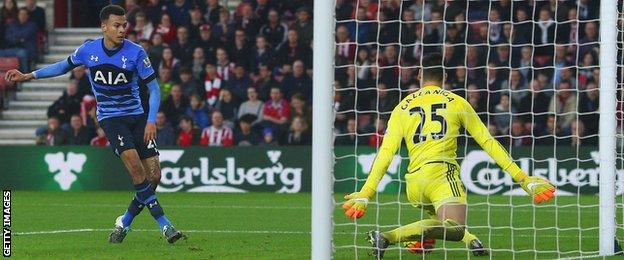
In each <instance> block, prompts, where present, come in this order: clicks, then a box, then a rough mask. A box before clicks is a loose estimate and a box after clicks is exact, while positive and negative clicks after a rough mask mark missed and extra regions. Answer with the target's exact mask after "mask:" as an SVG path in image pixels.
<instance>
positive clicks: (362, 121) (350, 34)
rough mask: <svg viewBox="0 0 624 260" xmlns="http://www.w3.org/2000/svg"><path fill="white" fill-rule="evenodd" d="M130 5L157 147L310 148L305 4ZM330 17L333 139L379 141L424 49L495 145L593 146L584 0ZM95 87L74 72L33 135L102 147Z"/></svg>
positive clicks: (133, 1) (591, 27)
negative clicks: (154, 92) (151, 85)
mask: <svg viewBox="0 0 624 260" xmlns="http://www.w3.org/2000/svg"><path fill="white" fill-rule="evenodd" d="M11 2H13V5H14V2H15V1H11V0H5V1H4V6H3V7H2V9H0V12H1V14H0V17H2V23H3V26H2V27H4V32H2V31H0V32H2V33H4V37H3V39H9V38H10V39H15V38H14V37H13V36H11V35H10V32H12V31H15V29H11V28H13V27H14V26H18V27H19V26H22V27H24V26H25V25H23V23H22V22H19V21H21V20H22V19H21V18H19V17H21V16H22V13H21V11H20V12H19V15H18V14H17V13H18V12H17V9H16V8H15V7H13V9H11V8H10V6H11V5H12V4H11ZM26 2H31V1H26ZM7 6H9V8H8V7H7ZM124 6H125V8H126V11H127V13H128V15H127V17H128V22H129V23H128V27H127V38H128V39H129V40H131V41H134V42H136V43H138V44H140V45H142V46H143V47H144V48H145V50H146V51H147V52H148V53H149V56H150V59H151V61H152V64H153V66H154V68H155V70H156V71H157V73H158V82H159V85H160V88H161V95H162V103H161V111H160V112H159V113H158V119H157V127H158V139H157V142H158V144H159V145H180V146H189V145H209V146H230V145H276V144H279V145H300V144H310V143H311V134H310V130H311V123H312V122H311V121H312V118H311V103H312V79H311V76H312V31H313V30H312V1H310V0H298V1H271V0H243V1H241V2H240V4H238V6H236V7H235V8H232V9H231V10H230V9H228V7H227V6H222V5H220V4H219V1H218V0H206V1H191V0H173V1H155V0H151V1H138V0H127V1H124ZM7 8H8V9H7ZM7 10H8V11H7ZM7 14H8V16H7ZM28 14H30V16H31V19H34V20H33V22H34V24H36V25H37V26H39V22H38V20H36V19H39V18H32V17H33V15H32V13H28ZM11 15H12V16H11ZM7 17H8V18H7ZM11 17H13V18H11ZM336 19H337V23H336V43H337V44H336V59H335V65H336V67H337V69H336V73H335V79H336V81H335V86H334V88H335V89H336V94H335V106H334V107H335V108H336V110H337V111H338V113H337V115H336V123H335V131H336V134H337V137H336V140H335V144H336V145H354V144H356V143H357V144H360V145H371V146H377V145H379V144H380V142H381V140H382V139H383V133H384V130H385V122H386V120H387V119H388V116H389V114H390V111H391V110H392V109H393V108H394V106H395V105H396V104H397V103H398V101H399V100H400V99H401V98H402V97H404V96H405V95H407V94H408V93H410V92H412V91H414V90H416V89H418V87H419V83H418V79H417V75H418V67H419V62H420V57H422V55H423V54H426V53H429V52H436V51H437V52H442V53H443V55H444V66H445V71H446V74H447V79H446V82H447V83H446V85H445V86H444V88H446V89H449V90H452V91H453V92H455V93H457V94H459V95H462V96H464V97H466V99H467V100H468V101H469V102H470V103H471V104H472V105H473V107H474V108H475V110H476V111H477V112H479V114H480V115H481V116H482V119H483V121H484V122H486V123H487V125H488V128H489V129H490V132H491V133H492V135H494V136H496V137H497V138H498V139H499V141H501V142H502V143H504V144H506V145H514V146H516V145H531V144H536V145H539V144H553V143H556V144H558V145H580V144H581V143H582V144H587V145H593V144H596V134H597V131H598V129H597V125H598V114H597V112H596V111H597V110H598V86H599V68H598V31H599V28H598V22H597V19H598V5H595V4H592V3H590V1H588V0H578V1H576V0H568V1H510V0H501V1H495V2H489V1H465V0H464V1H448V2H447V1H423V0H414V1H400V0H388V1H386V0H384V1H375V0H337V1H336ZM16 21H18V22H16ZM43 22H44V25H45V19H43ZM16 23H18V24H19V25H15V24H16ZM31 27H32V26H31ZM18 31H19V32H20V33H23V32H24V30H21V29H18ZM35 34H36V33H35ZM31 36H32V35H31ZM35 36H36V35H35ZM7 43H9V42H8V41H7ZM15 46H18V47H20V48H14V47H15ZM3 47H4V48H5V49H3V50H0V56H2V52H7V51H9V50H11V51H12V52H13V53H17V52H20V50H22V51H21V52H22V54H23V51H26V52H27V57H34V59H36V57H37V54H36V49H37V48H33V47H32V46H27V45H26V44H24V43H21V46H20V43H15V44H14V45H13V46H6V44H5V46H3ZM7 48H8V49H7ZM33 51H35V52H33ZM16 55H17V54H16ZM17 56H19V55H17ZM31 60H32V59H31ZM27 64H28V63H27ZM377 65H378V66H377ZM22 69H23V70H27V69H25V68H22ZM90 89H91V88H90V86H89V82H88V80H87V78H86V76H85V70H84V68H77V69H75V70H74V71H73V72H72V80H71V82H70V83H69V85H68V87H67V90H66V91H64V93H63V96H62V97H60V98H59V99H58V100H57V101H56V102H54V104H52V106H50V108H49V110H48V116H49V122H48V125H49V126H48V127H47V128H46V127H44V128H42V129H40V130H39V131H38V133H37V134H38V143H40V144H48V145H52V144H54V145H58V144H84V145H87V144H92V145H106V144H107V142H106V138H105V137H104V136H103V133H102V131H101V130H98V128H97V122H96V120H95V105H94V104H95V101H94V99H93V97H92V96H91V95H92V93H91V90H90ZM144 103H147V102H144ZM145 108H146V106H145ZM50 129H53V130H50ZM50 140H54V141H53V142H50Z"/></svg>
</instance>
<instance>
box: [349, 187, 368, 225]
mask: <svg viewBox="0 0 624 260" xmlns="http://www.w3.org/2000/svg"><path fill="white" fill-rule="evenodd" d="M374 195H375V191H372V190H370V189H367V188H362V190H360V191H359V192H354V193H351V194H347V195H345V196H344V199H345V200H347V201H346V202H345V203H344V204H342V208H343V209H344V211H345V215H346V216H347V218H350V219H358V218H361V217H362V216H364V214H365V213H366V206H367V205H368V200H370V199H372V198H373V196H374Z"/></svg>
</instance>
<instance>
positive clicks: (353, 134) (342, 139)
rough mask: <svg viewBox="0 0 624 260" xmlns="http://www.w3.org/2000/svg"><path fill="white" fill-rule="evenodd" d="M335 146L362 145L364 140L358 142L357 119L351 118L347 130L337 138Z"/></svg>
mask: <svg viewBox="0 0 624 260" xmlns="http://www.w3.org/2000/svg"><path fill="white" fill-rule="evenodd" d="M334 144H335V145H348V146H354V145H356V144H362V139H359V140H358V133H357V121H355V118H349V119H348V120H347V127H346V129H344V130H343V131H342V133H341V134H339V135H337V136H336V139H335V140H334Z"/></svg>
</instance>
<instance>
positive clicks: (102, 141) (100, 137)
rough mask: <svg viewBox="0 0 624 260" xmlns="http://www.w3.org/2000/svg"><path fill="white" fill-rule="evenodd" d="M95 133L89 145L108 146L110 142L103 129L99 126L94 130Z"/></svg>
mask: <svg viewBox="0 0 624 260" xmlns="http://www.w3.org/2000/svg"><path fill="white" fill-rule="evenodd" d="M96 133H97V135H96V136H95V137H93V139H91V146H109V145H110V142H109V141H108V139H107V138H106V134H105V133H104V129H102V128H101V127H100V128H98V129H97V131H96Z"/></svg>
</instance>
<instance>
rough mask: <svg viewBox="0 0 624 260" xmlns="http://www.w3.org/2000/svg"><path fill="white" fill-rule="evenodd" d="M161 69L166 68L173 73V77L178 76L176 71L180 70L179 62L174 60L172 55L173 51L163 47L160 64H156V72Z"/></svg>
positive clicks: (174, 57) (176, 59)
mask: <svg viewBox="0 0 624 260" xmlns="http://www.w3.org/2000/svg"><path fill="white" fill-rule="evenodd" d="M162 68H167V69H169V70H170V71H171V73H173V75H178V71H179V69H180V60H179V59H178V58H176V56H175V55H174V53H173V49H171V48H169V47H165V48H164V49H163V52H162V59H161V60H160V64H158V71H160V69H162Z"/></svg>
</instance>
